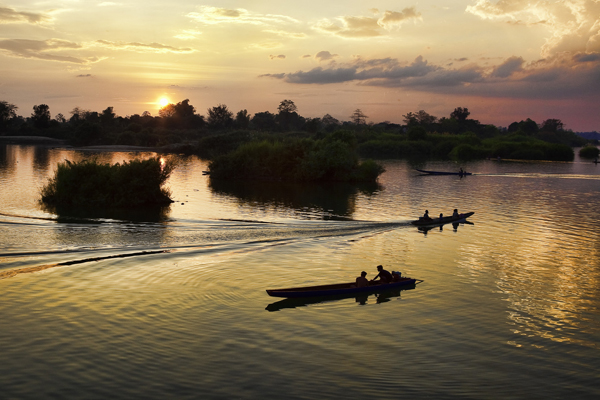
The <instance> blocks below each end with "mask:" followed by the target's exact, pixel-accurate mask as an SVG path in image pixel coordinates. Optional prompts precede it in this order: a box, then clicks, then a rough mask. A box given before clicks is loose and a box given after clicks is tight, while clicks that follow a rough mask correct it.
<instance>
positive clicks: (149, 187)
mask: <svg viewBox="0 0 600 400" xmlns="http://www.w3.org/2000/svg"><path fill="white" fill-rule="evenodd" d="M174 168H175V163H174V162H173V161H171V160H167V161H162V160H161V159H160V158H159V157H154V158H151V159H148V160H132V161H129V162H124V163H123V164H119V163H117V164H114V165H110V164H102V163H99V162H98V161H97V160H95V159H91V160H84V161H80V162H71V161H68V160H65V162H63V163H59V164H58V166H57V169H56V171H55V173H54V176H53V177H52V178H50V179H49V180H48V182H47V184H46V185H45V186H44V187H43V188H42V189H41V201H42V203H44V204H45V205H47V206H55V207H63V208H64V207H69V206H72V207H86V208H90V207H103V208H105V207H120V208H122V207H127V208H131V207H140V206H153V205H165V204H169V203H172V200H171V198H170V196H171V193H170V192H169V190H168V189H164V188H163V187H162V186H163V185H164V183H165V182H166V180H167V179H168V178H169V176H170V175H171V172H172V171H173V169H174Z"/></svg>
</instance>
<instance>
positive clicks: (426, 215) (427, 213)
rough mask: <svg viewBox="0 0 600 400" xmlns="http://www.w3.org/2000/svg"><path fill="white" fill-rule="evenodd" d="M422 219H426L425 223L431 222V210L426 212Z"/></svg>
mask: <svg viewBox="0 0 600 400" xmlns="http://www.w3.org/2000/svg"><path fill="white" fill-rule="evenodd" d="M421 219H424V220H425V221H429V220H430V219H431V218H429V210H425V214H423V216H422V217H421Z"/></svg>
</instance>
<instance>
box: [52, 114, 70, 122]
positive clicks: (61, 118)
mask: <svg viewBox="0 0 600 400" xmlns="http://www.w3.org/2000/svg"><path fill="white" fill-rule="evenodd" d="M54 120H55V121H56V122H58V123H60V124H64V123H65V122H67V119H66V118H65V116H64V115H63V114H62V113H58V114H56V116H55V117H54Z"/></svg>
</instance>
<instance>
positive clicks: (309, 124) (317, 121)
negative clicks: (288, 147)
mask: <svg viewBox="0 0 600 400" xmlns="http://www.w3.org/2000/svg"><path fill="white" fill-rule="evenodd" d="M320 127H321V118H308V119H306V121H305V122H304V127H303V128H304V130H305V131H306V132H310V133H317V132H318V131H319V128H320Z"/></svg>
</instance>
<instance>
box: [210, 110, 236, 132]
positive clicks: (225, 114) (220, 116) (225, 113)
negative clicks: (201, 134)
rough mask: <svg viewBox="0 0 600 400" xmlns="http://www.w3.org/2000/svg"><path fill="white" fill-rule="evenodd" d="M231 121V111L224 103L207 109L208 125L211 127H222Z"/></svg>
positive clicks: (226, 126) (229, 124)
mask: <svg viewBox="0 0 600 400" xmlns="http://www.w3.org/2000/svg"><path fill="white" fill-rule="evenodd" d="M232 123H233V113H232V112H231V111H229V109H227V106H226V105H225V104H219V105H218V106H216V107H213V108H209V109H208V126H210V127H211V128H213V129H224V128H228V127H229V126H231V124H232Z"/></svg>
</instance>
